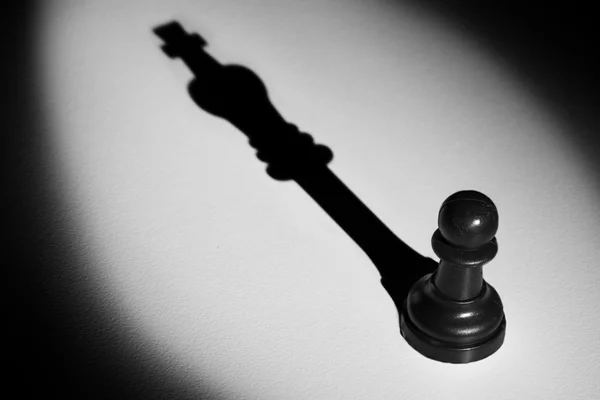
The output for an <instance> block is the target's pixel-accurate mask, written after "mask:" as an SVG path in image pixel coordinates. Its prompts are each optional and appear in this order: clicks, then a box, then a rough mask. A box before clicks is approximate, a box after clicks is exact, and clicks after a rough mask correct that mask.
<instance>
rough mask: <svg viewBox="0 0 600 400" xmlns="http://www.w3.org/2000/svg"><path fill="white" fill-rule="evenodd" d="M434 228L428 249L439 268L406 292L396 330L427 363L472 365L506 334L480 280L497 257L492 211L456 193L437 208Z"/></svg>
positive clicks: (490, 291)
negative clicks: (431, 361) (427, 360)
mask: <svg viewBox="0 0 600 400" xmlns="http://www.w3.org/2000/svg"><path fill="white" fill-rule="evenodd" d="M438 226H439V229H437V230H436V231H435V233H434V234H433V237H432V239H431V243H432V246H433V250H434V252H435V253H436V254H437V256H438V257H439V258H440V263H439V266H438V268H437V270H436V271H435V272H434V273H432V274H428V275H426V276H424V277H423V278H421V279H420V280H419V281H417V282H416V283H415V284H414V285H413V287H412V288H411V290H410V292H409V294H408V296H407V298H406V301H405V303H404V307H403V310H402V312H401V316H400V330H401V332H402V336H403V337H404V338H405V339H406V341H407V342H408V343H409V344H410V345H411V346H412V347H413V348H414V349H415V350H417V351H418V352H419V353H421V354H423V355H424V356H426V357H429V358H431V359H434V360H437V361H442V362H448V363H468V362H472V361H478V360H481V359H483V358H485V357H488V356H489V355H491V354H493V353H494V352H495V351H496V350H498V349H499V348H500V346H501V345H502V343H503V342H504V334H505V330H506V318H505V316H504V310H503V307H502V302H501V300H500V296H499V295H498V293H497V292H496V290H494V288H493V287H492V286H491V285H490V284H488V283H487V282H486V281H485V280H484V279H483V274H482V267H483V265H484V264H485V263H487V262H488V261H491V260H492V259H493V258H494V257H495V256H496V253H497V251H498V244H497V242H496V238H495V234H496V231H497V230H498V211H497V209H496V206H495V205H494V203H493V202H492V201H491V200H490V199H489V198H488V197H487V196H485V195H484V194H482V193H479V192H476V191H461V192H457V193H455V194H453V195H452V196H450V197H448V198H447V199H446V201H444V203H443V204H442V207H441V209H440V213H439V218H438Z"/></svg>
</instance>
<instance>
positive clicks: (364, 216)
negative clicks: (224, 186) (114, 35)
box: [154, 21, 438, 310]
mask: <svg viewBox="0 0 600 400" xmlns="http://www.w3.org/2000/svg"><path fill="white" fill-rule="evenodd" d="M154 33H155V34H156V35H157V36H159V37H160V38H161V39H162V40H163V42H164V45H163V46H162V49H163V51H164V52H165V54H167V55H168V56H169V57H171V58H180V59H181V60H182V61H183V62H184V63H185V64H186V65H187V66H188V68H189V69H190V70H191V72H192V73H193V74H194V78H193V79H192V81H191V82H190V84H189V85H188V92H189V95H190V96H191V98H192V100H193V101H194V102H195V103H196V104H197V105H198V106H199V107H200V108H201V109H203V110H204V111H206V112H208V113H210V114H212V115H215V116H218V117H221V118H223V119H225V120H227V121H229V122H230V123H231V124H233V125H234V126H236V127H237V128H238V129H239V130H240V131H241V132H242V133H243V134H245V135H246V136H247V137H248V139H249V143H250V145H251V146H252V147H254V148H255V149H256V151H257V157H258V158H259V159H260V160H261V161H263V162H265V163H266V164H267V174H268V175H269V176H271V177H272V178H273V179H276V180H278V181H288V180H293V181H295V182H296V183H297V184H298V185H300V187H302V189H304V191H305V192H306V193H307V194H308V195H309V196H310V197H312V198H313V199H314V200H315V202H316V203H317V204H319V206H321V208H322V209H323V210H324V211H325V212H326V213H327V214H328V215H329V216H330V217H331V218H332V219H333V220H334V221H335V222H336V223H337V224H338V225H339V226H340V227H341V228H342V229H343V230H344V231H345V232H346V233H347V234H348V236H350V237H351V238H352V240H354V242H355V243H356V244H357V245H358V246H359V247H360V248H361V249H362V250H363V251H364V252H365V254H366V255H367V256H368V257H369V258H370V259H371V261H372V262H373V264H374V265H375V266H376V267H377V269H378V271H379V273H380V275H381V283H382V285H383V287H384V288H385V289H386V291H387V292H388V294H389V295H390V296H391V298H392V300H393V301H394V303H395V305H396V307H397V309H398V310H401V309H402V307H403V303H404V300H405V298H406V296H407V295H408V292H409V290H410V288H411V286H412V285H413V284H414V283H415V282H416V281H417V280H419V279H420V278H422V277H423V276H424V275H427V274H429V273H432V272H434V271H435V269H436V268H437V266H438V264H437V262H435V261H433V260H432V259H430V258H427V257H424V256H422V255H420V254H419V253H418V252H416V251H415V250H413V249H412V248H411V247H410V246H408V245H407V244H406V243H404V242H403V241H402V240H401V239H400V238H398V237H397V236H396V235H395V234H394V233H393V232H392V231H391V230H390V229H389V228H388V227H387V226H386V225H385V224H384V223H383V222H382V221H381V220H380V219H379V218H378V217H377V216H376V215H375V214H374V213H373V212H372V211H371V210H370V209H369V208H368V207H367V206H366V205H365V204H364V203H363V202H362V201H361V200H360V199H359V198H358V197H357V196H356V195H355V194H354V193H353V192H352V191H351V190H350V189H349V188H348V187H347V186H346V185H345V184H344V183H343V182H342V181H341V180H340V179H339V178H338V177H337V176H336V175H335V174H334V173H333V172H332V171H331V170H330V169H329V168H328V166H327V165H328V163H329V162H330V161H331V160H332V159H333V153H332V151H331V150H330V149H329V148H328V147H326V146H323V145H319V144H315V142H314V140H313V138H312V137H311V136H310V135H309V134H307V133H303V132H301V131H300V130H299V129H298V128H297V127H296V126H295V125H293V124H290V123H288V122H287V121H285V119H284V118H283V117H282V116H281V115H280V114H279V112H278V111H277V110H276V109H275V107H274V106H273V105H272V103H271V102H270V100H269V98H268V93H267V89H266V87H265V85H264V84H263V82H262V80H261V79H260V78H259V77H258V76H257V75H256V74H255V73H254V72H252V71H251V70H249V69H248V68H245V67H242V66H239V65H222V64H221V63H219V62H218V61H217V60H215V59H214V58H213V57H211V56H210V55H209V54H208V53H207V52H206V51H205V47H206V44H207V43H206V41H205V40H204V39H203V38H202V37H201V36H200V35H198V34H189V33H187V32H186V31H185V30H184V29H183V27H182V26H181V25H180V24H179V23H178V22H175V21H173V22H169V23H166V24H164V25H161V26H158V27H156V28H154Z"/></svg>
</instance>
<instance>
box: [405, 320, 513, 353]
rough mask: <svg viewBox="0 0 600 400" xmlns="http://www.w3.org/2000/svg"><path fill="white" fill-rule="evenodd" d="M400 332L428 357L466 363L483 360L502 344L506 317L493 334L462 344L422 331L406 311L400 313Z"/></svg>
mask: <svg viewBox="0 0 600 400" xmlns="http://www.w3.org/2000/svg"><path fill="white" fill-rule="evenodd" d="M400 332H401V334H402V337H404V339H405V340H406V342H407V343H408V344H409V345H410V346H411V347H412V348H413V349H415V350H416V351H418V352H419V353H421V354H422V355H424V356H425V357H427V358H430V359H432V360H436V361H440V362H445V363H452V364H466V363H470V362H474V361H479V360H483V359H484V358H486V357H489V356H491V355H492V354H494V353H495V352H496V351H497V350H498V349H499V348H500V347H501V346H502V343H504V336H505V333H506V318H503V319H502V322H501V323H500V326H498V329H497V330H496V331H495V332H494V334H493V335H492V336H490V337H488V338H487V339H485V340H483V341H481V342H478V343H473V344H468V345H461V346H456V345H453V344H451V343H443V342H440V341H438V340H435V339H433V338H431V337H429V336H427V335H425V334H424V333H422V332H420V331H419V330H418V328H416V327H415V325H414V324H413V323H412V322H411V321H410V318H409V317H408V316H407V315H405V312H403V313H402V314H401V315H400Z"/></svg>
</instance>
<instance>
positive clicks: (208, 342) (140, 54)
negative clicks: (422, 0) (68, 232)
mask: <svg viewBox="0 0 600 400" xmlns="http://www.w3.org/2000/svg"><path fill="white" fill-rule="evenodd" d="M44 4H45V6H44V10H43V12H42V13H41V14H40V15H41V18H42V22H43V25H42V28H41V29H40V32H39V35H40V41H41V42H40V50H39V51H40V55H41V59H42V60H43V61H42V64H40V65H41V67H40V71H41V73H42V74H43V76H44V78H45V87H44V88H43V90H44V93H45V107H46V110H47V114H48V119H49V121H50V124H51V130H52V139H53V143H52V144H53V148H52V149H51V151H52V152H53V154H55V155H56V165H57V168H59V169H60V171H61V177H62V180H61V182H60V184H61V185H62V190H63V191H64V193H66V197H67V200H66V201H67V202H69V203H70V205H71V206H72V207H73V212H74V213H76V214H77V215H79V218H80V221H79V222H80V224H81V228H82V230H83V232H85V237H86V238H89V239H86V240H89V242H88V243H87V245H89V246H90V247H89V249H90V250H89V251H90V255H91V256H93V257H94V259H95V260H97V262H96V263H95V264H94V265H92V266H88V267H87V268H88V269H87V270H85V271H84V272H82V273H84V274H86V276H88V277H89V279H90V280H97V281H98V282H101V284H102V285H104V286H105V287H106V288H107V289H106V290H107V297H109V296H116V297H117V298H118V299H119V301H120V304H119V305H118V307H119V308H120V309H121V310H122V312H123V313H125V314H126V315H128V316H130V317H131V318H133V319H134V320H135V321H136V322H137V323H138V324H139V326H140V327H141V328H142V329H143V330H144V332H145V333H146V335H147V340H148V341H149V342H152V343H156V344H157V345H158V346H159V347H161V348H163V349H165V351H166V352H168V353H169V354H170V357H173V358H176V359H177V360H179V361H180V362H181V363H183V364H185V365H187V366H189V371H191V372H189V376H188V377H187V378H189V379H190V380H191V381H194V380H200V378H199V377H202V379H206V380H208V381H210V382H211V383H212V384H214V385H215V386H217V387H219V388H222V392H223V393H225V394H228V395H231V396H233V397H235V396H239V397H240V398H261V399H271V398H272V399H282V398H285V399H307V398H308V399H333V398H344V399H366V398H372V399H390V398H397V397H406V398H415V399H421V398H427V399H436V398H439V399H448V398H471V397H476V396H477V397H479V398H488V399H491V398H498V399H509V398H520V399H522V398H527V399H536V398H540V399H548V398H571V399H587V398H591V397H592V396H593V395H594V394H595V391H596V390H598V389H600V388H599V387H598V383H595V381H594V379H593V378H594V374H595V372H593V371H596V370H597V361H595V360H597V359H598V357H599V356H600V347H599V345H598V342H597V340H596V338H597V335H598V325H597V323H596V321H594V320H593V318H591V317H590V316H593V315H596V314H597V312H596V310H595V304H597V303H598V301H599V300H600V296H599V295H598V292H597V290H592V289H593V287H592V285H593V282H597V280H598V278H600V272H598V268H597V267H596V266H595V262H596V260H597V259H598V257H599V256H600V251H599V250H598V249H597V246H596V244H597V242H598V239H599V238H598V232H597V229H595V227H596V226H598V223H600V218H599V217H598V215H599V214H598V205H597V204H598V200H599V199H598V193H596V192H593V191H592V189H591V186H588V185H587V184H586V182H588V181H589V180H590V179H593V172H592V171H591V170H590V169H589V167H588V166H587V165H586V164H585V163H584V162H583V161H582V160H581V159H580V158H579V156H578V154H577V152H576V151H575V149H574V148H572V147H571V145H570V144H569V142H568V141H567V140H566V136H565V132H564V131H563V130H562V126H561V124H560V123H559V121H557V120H555V119H553V118H552V116H550V115H547V114H546V113H545V111H544V110H543V109H541V108H539V107H538V106H537V105H536V102H535V99H533V98H531V97H530V96H529V94H528V92H527V90H526V88H525V87H523V86H521V84H520V83H519V82H517V81H515V80H513V79H512V78H511V76H510V75H509V74H508V73H507V72H505V71H503V70H500V69H499V67H497V66H496V64H495V61H494V60H493V59H491V58H489V57H487V56H486V54H485V53H484V52H483V51H482V50H481V49H479V48H478V47H477V46H476V43H475V42H473V41H471V40H470V39H469V38H466V37H463V36H459V35H458V34H456V33H455V32H454V31H453V30H452V29H451V27H450V26H449V25H446V24H444V23H442V21H436V20H433V19H429V18H428V16H427V15H425V14H421V13H417V12H416V11H415V10H413V9H410V8H406V9H404V8H400V7H397V8H392V7H391V6H385V5H383V4H381V5H378V6H376V5H377V4H378V3H377V2H370V3H369V4H368V5H367V4H363V2H360V1H358V0H356V1H347V2H344V3H343V6H342V2H337V1H333V0H330V1H323V0H321V1H316V0H313V1H303V2H297V1H287V0H286V1H252V2H250V1H247V2H245V1H237V2H231V1H229V2H220V1H217V0H215V1H208V0H206V1H196V2H186V1H164V2H113V1H110V2H94V3H93V2H75V1H70V2H69V1H60V2H59V1H55V2H50V1H48V2H45V3H44ZM172 18H175V19H178V20H180V21H181V22H182V24H183V25H184V27H185V28H187V29H188V30H191V31H198V32H199V33H200V34H201V35H203V36H204V37H205V38H206V39H207V41H208V42H209V47H208V51H209V52H210V53H211V54H212V55H214V56H215V57H216V58H217V59H219V60H220V61H222V62H235V63H239V64H243V65H247V66H248V67H250V68H252V69H253V70H255V71H256V72H257V73H258V74H259V76H261V77H262V79H263V80H264V81H265V83H266V84H267V87H268V88H269V91H270V96H271V99H272V100H273V102H274V104H275V105H276V106H277V107H278V108H279V110H280V111H281V112H282V114H283V115H284V116H285V117H286V118H288V119H289V120H290V121H291V122H294V123H296V124H298V125H299V126H300V127H301V128H302V129H303V130H305V131H307V132H310V133H311V134H313V136H314V137H315V139H316V140H317V142H320V143H324V144H326V145H328V146H329V147H331V149H332V150H333V151H334V154H335V159H334V162H333V164H332V169H333V170H334V171H335V172H336V173H337V174H338V176H340V178H341V179H342V180H344V182H345V183H346V184H347V185H348V186H349V187H350V188H351V189H352V190H353V191H354V192H355V193H356V194H357V195H358V196H359V197H360V198H361V199H363V200H364V201H365V203H366V204H367V205H368V206H369V207H370V208H371V209H372V210H373V211H374V212H375V213H376V214H378V216H380V218H381V219H382V220H383V221H384V222H385V223H386V224H388V226H389V227H390V228H392V230H394V232H395V233H396V234H398V235H399V236H400V237H401V238H402V239H403V240H404V241H406V242H407V243H408V244H410V245H411V246H413V247H414V248H415V249H417V250H418V251H420V252H421V253H422V254H424V255H427V256H431V257H433V253H432V251H431V249H430V247H429V242H430V238H431V234H432V233H433V231H434V229H435V228H436V223H437V212H438V209H439V206H440V205H441V202H442V201H443V200H444V199H445V198H446V197H447V196H448V195H450V194H452V193H453V192H455V191H458V190H462V189H475V190H480V191H482V192H483V193H485V194H487V195H488V196H490V197H491V198H492V199H493V200H494V202H495V203H496V205H497V206H498V209H499V213H500V229H499V231H498V240H499V244H500V252H499V255H498V257H497V258H496V259H495V260H494V261H493V262H492V263H491V264H490V265H489V266H487V267H486V268H485V269H484V270H485V272H484V274H485V277H486V279H487V280H488V281H489V282H490V283H491V284H492V285H493V286H494V287H495V288H496V289H497V290H498V292H499V293H500V295H501V297H502V300H503V302H504V305H505V311H506V314H507V324H508V325H507V337H506V341H505V344H504V346H503V347H502V348H501V349H500V351H499V352H498V353H497V354H495V355H493V356H492V357H490V358H489V359H486V360H484V361H481V362H478V363H474V364H469V365H463V366H454V365H446V364H441V363H436V362H433V361H430V360H427V359H425V358H423V357H422V356H420V355H419V354H417V353H416V352H414V351H413V350H412V349H410V348H409V346H408V345H407V344H406V343H404V341H403V340H402V338H401V337H400V334H399V327H398V321H397V314H396V310H395V308H394V306H393V304H392V303H391V301H390V300H389V298H388V297H387V294H386V293H385V291H384V290H383V289H382V287H381V285H380V284H379V281H378V275H377V273H376V270H375V268H374V267H373V266H372V265H371V264H370V262H369V260H368V259H367V258H366V257H365V256H364V255H363V254H362V253H361V252H360V250H359V249H358V248H357V247H356V246H355V245H354V244H353V243H352V242H351V240H350V239H349V238H348V237H347V236H345V234H344V233H343V232H342V231H341V230H340V229H339V228H338V227H337V226H336V225H335V224H334V223H333V222H332V221H331V220H330V219H329V218H328V217H327V216H326V215H325V213H324V212H323V211H322V210H320V209H319V208H318V206H317V205H316V204H315V203H314V202H312V200H311V199H310V198H309V197H308V196H307V195H306V194H305V193H304V192H302V190H301V189H300V188H298V187H297V186H296V185H295V184H294V183H290V182H288V183H280V182H275V181H273V180H272V179H270V178H269V177H268V176H267V175H266V173H265V172H264V165H263V164H261V163H260V162H259V161H258V160H257V159H256V158H255V156H254V151H253V150H252V149H251V148H250V147H249V145H248V144H247V143H246V141H245V138H244V136H243V135H242V134H241V133H239V132H237V131H236V130H235V129H234V128H233V127H231V126H230V125H229V124H228V123H226V122H225V121H221V120H218V119H216V118H214V117H211V116H209V115H207V114H205V113H204V112H202V111H201V110H199V109H197V108H196V107H195V106H194V105H193V103H192V102H191V100H190V99H189V97H188V96H187V93H186V90H185V85H186V84H187V81H188V80H189V79H190V77H191V75H190V73H189V72H188V71H187V70H186V69H185V68H184V67H183V65H182V63H181V62H180V61H173V60H169V59H168V58H166V57H165V56H164V55H163V54H162V52H161V51H160V50H159V44H160V41H159V40H158V39H157V38H156V37H154V35H153V34H152V32H151V29H152V28H153V27H154V26H156V25H158V24H161V23H164V22H166V21H168V20H170V19H172ZM573 221H585V224H583V223H576V224H574V222H573ZM574 260H577V261H576V262H574ZM586 288H587V290H586ZM109 292H110V293H109ZM574 310H575V311H574ZM586 316H587V317H586ZM594 363H596V364H594ZM594 365H595V367H596V368H594ZM596 374H597V373H596ZM596 382H597V380H596Z"/></svg>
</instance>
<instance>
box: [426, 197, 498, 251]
mask: <svg viewBox="0 0 600 400" xmlns="http://www.w3.org/2000/svg"><path fill="white" fill-rule="evenodd" d="M438 227H439V230H440V233H441V234H442V236H443V237H444V239H446V240H447V241H448V242H449V243H450V244H451V245H453V246H455V247H459V248H463V249H476V248H478V247H481V246H483V245H484V244H486V243H488V242H489V241H490V240H492V239H493V238H494V235H496V231H497V230H498V210H497V209H496V206H495V205H494V203H493V202H492V200H490V198H489V197H487V196H486V195H484V194H482V193H479V192H476V191H474V190H463V191H460V192H457V193H454V194H453V195H452V196H450V197H448V198H447V199H446V201H444V203H443V204H442V207H441V208H440V213H439V216H438Z"/></svg>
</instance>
